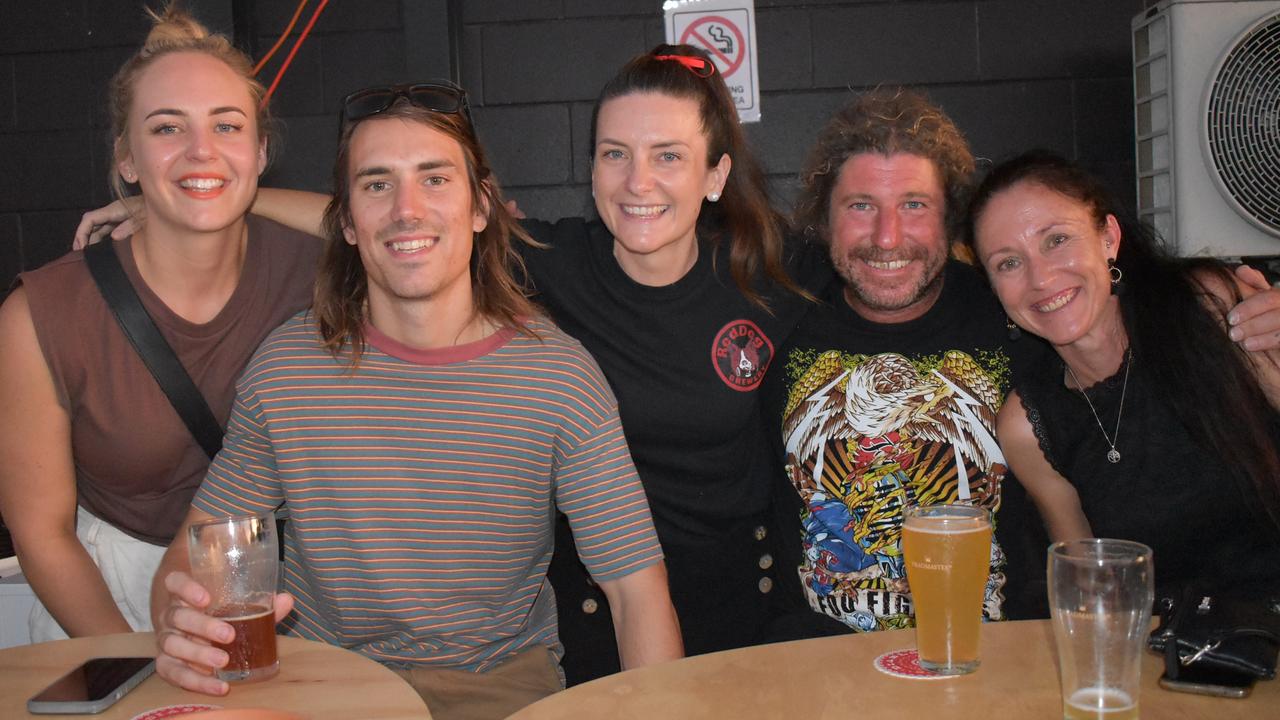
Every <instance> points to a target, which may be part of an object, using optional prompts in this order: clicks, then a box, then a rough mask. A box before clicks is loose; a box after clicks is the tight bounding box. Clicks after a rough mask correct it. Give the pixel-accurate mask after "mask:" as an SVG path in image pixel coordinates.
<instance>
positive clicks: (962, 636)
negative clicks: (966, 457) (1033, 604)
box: [902, 505, 991, 675]
mask: <svg viewBox="0 0 1280 720" xmlns="http://www.w3.org/2000/svg"><path fill="white" fill-rule="evenodd" d="M902 553H903V556H904V559H905V560H906V564H907V582H908V584H909V585H910V586H911V604H912V606H913V607H914V609H915V615H916V650H917V652H918V653H919V655H920V665H921V667H923V668H925V669H926V670H932V671H933V672H936V673H940V674H943V675H963V674H965V673H971V672H973V671H974V670H976V669H977V668H978V628H979V626H980V625H981V624H982V598H983V595H984V590H985V588H986V585H987V575H988V573H989V572H990V567H991V516H990V514H989V513H988V512H987V510H986V509H985V508H980V507H973V506H970V505H923V506H922V505H916V506H912V507H908V508H906V510H905V511H903V521H902Z"/></svg>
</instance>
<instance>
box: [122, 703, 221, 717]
mask: <svg viewBox="0 0 1280 720" xmlns="http://www.w3.org/2000/svg"><path fill="white" fill-rule="evenodd" d="M221 709H222V706H221V705H166V706H164V707H158V708H154V709H152V710H148V711H146V712H144V713H142V714H140V715H134V716H133V718H132V720H163V718H171V717H177V716H179V715H190V714H191V713H198V712H204V711H205V710H221Z"/></svg>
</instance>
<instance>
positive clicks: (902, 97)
mask: <svg viewBox="0 0 1280 720" xmlns="http://www.w3.org/2000/svg"><path fill="white" fill-rule="evenodd" d="M861 153H878V154H881V155H891V154H893V153H910V154H912V155H919V156H920V157H923V158H926V159H928V160H930V161H932V162H933V164H934V167H936V168H937V170H938V176H939V178H940V179H941V180H942V185H943V190H944V196H945V199H946V222H947V231H948V232H949V233H950V235H951V237H952V238H956V237H959V231H960V229H961V224H962V222H963V218H964V210H965V201H966V199H967V198H968V194H969V189H970V187H971V185H972V182H973V172H974V163H973V153H972V152H970V150H969V143H968V142H967V141H966V140H965V139H964V134H963V133H961V132H960V129H959V128H957V127H956V124H955V123H954V122H952V120H951V118H949V117H947V114H946V113H944V112H943V111H942V108H940V107H938V106H937V105H934V104H933V103H931V102H929V100H928V98H926V97H925V96H924V95H922V94H921V93H918V92H915V91H913V90H907V89H904V88H878V89H876V90H872V91H870V92H867V93H865V94H863V95H862V96H860V97H857V98H855V99H854V100H852V101H851V102H849V103H848V104H846V105H845V106H844V107H843V108H841V109H840V111H839V112H837V113H836V114H835V115H834V116H832V118H831V120H830V121H828V122H827V125H826V127H824V128H823V129H822V132H821V133H820V134H819V135H818V141H817V143H816V144H815V145H814V146H813V149H812V150H810V151H809V158H808V160H807V162H806V163H805V166H804V171H803V172H802V174H801V176H800V180H801V183H802V185H803V187H802V190H801V193H800V197H799V198H798V199H797V202H796V209H795V215H794V222H795V226H796V228H797V229H799V230H800V231H801V232H803V233H804V234H805V235H807V236H810V237H816V238H817V239H820V240H823V241H826V240H828V239H829V238H828V235H829V233H828V227H827V216H828V215H827V214H828V211H829V210H830V204H831V191H832V189H833V188H834V187H835V184H836V180H837V179H838V178H839V177H840V169H841V168H842V167H844V164H845V161H847V160H848V159H849V158H851V157H853V156H854V155H858V154H861Z"/></svg>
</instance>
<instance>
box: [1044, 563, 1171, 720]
mask: <svg viewBox="0 0 1280 720" xmlns="http://www.w3.org/2000/svg"><path fill="white" fill-rule="evenodd" d="M1153 582H1154V572H1153V570H1152V566H1151V548H1149V547H1147V546H1146V545H1143V544H1142V543H1136V542H1130V541H1128V540H1107V539H1096V538H1090V539H1087V540H1072V541H1068V542H1060V543H1055V544H1054V545H1052V546H1050V548H1049V611H1050V613H1051V614H1052V615H1053V631H1054V633H1053V634H1054V639H1055V641H1056V643H1057V646H1058V671H1059V674H1060V677H1061V680H1062V716H1063V717H1064V718H1066V719H1067V720H1100V719H1102V718H1105V719H1106V720H1137V717H1138V690H1139V684H1138V683H1139V679H1140V675H1141V670H1142V653H1143V647H1144V644H1145V641H1146V637H1147V632H1148V631H1149V630H1150V627H1149V626H1150V625H1151V604H1152V602H1153V601H1154V599H1155V591H1154V590H1153Z"/></svg>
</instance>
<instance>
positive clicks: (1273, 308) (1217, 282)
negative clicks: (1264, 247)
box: [1195, 266, 1280, 410]
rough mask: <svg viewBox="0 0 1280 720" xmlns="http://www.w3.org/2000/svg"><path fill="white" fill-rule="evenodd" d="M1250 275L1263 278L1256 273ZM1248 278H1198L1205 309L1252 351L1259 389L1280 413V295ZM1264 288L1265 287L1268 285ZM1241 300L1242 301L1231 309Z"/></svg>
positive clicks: (1209, 275) (1240, 274)
mask: <svg viewBox="0 0 1280 720" xmlns="http://www.w3.org/2000/svg"><path fill="white" fill-rule="evenodd" d="M1242 267H1244V266H1242ZM1250 271H1251V272H1252V273H1253V274H1257V275H1259V276H1260V273H1258V272H1257V271H1256V270H1252V269H1250ZM1248 277H1251V276H1250V275H1248V274H1246V273H1243V272H1237V273H1236V274H1235V275H1232V276H1230V279H1229V280H1226V279H1224V278H1223V277H1221V276H1219V275H1218V274H1217V273H1214V272H1211V271H1201V272H1197V273H1196V274H1195V279H1196V282H1197V283H1199V285H1200V287H1201V289H1202V290H1203V291H1204V297H1203V300H1204V305H1205V307H1206V308H1208V310H1209V312H1211V313H1213V314H1214V317H1220V318H1222V322H1223V323H1224V324H1225V325H1227V326H1228V327H1229V332H1230V333H1231V338H1232V339H1233V340H1237V341H1239V344H1240V346H1241V347H1243V348H1245V349H1247V350H1249V351H1250V352H1248V353H1247V354H1246V356H1247V358H1248V359H1249V363H1250V368H1251V369H1252V370H1253V374H1254V377H1256V378H1257V380H1258V385H1259V386H1261V387H1262V391H1263V392H1264V393H1266V395H1267V400H1268V401H1269V402H1270V403H1271V407H1273V408H1276V409H1277V410H1280V293H1277V291H1275V290H1272V289H1266V290H1263V289H1261V288H1259V287H1257V286H1255V285H1254V284H1252V283H1250V282H1246V279H1247V278H1248ZM1262 284H1263V285H1264V286H1265V281H1264V282H1263V283H1262ZM1239 298H1243V300H1240V302H1239V304H1236V305H1235V306H1234V307H1232V306H1233V304H1235V303H1236V301H1237V299H1239ZM1224 311H1225V314H1224ZM1242 318H1248V319H1247V320H1245V319H1242ZM1233 319H1235V321H1234V322H1233Z"/></svg>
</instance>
